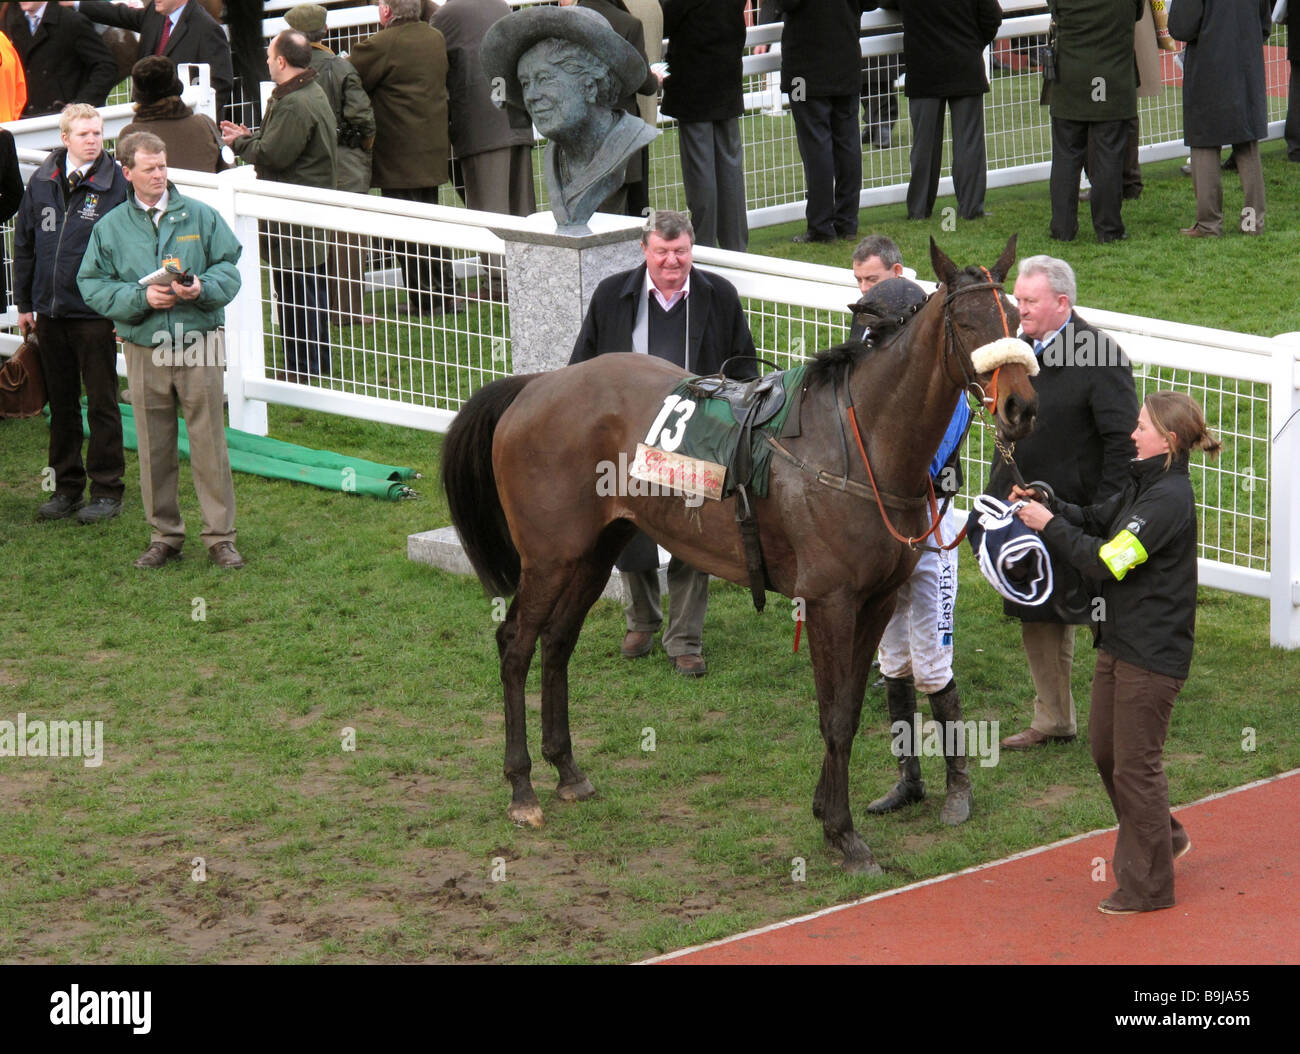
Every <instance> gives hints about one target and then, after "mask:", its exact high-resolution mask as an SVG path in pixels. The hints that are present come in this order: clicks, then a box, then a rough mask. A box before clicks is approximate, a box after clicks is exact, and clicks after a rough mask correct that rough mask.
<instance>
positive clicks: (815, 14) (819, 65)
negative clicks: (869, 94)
mask: <svg viewBox="0 0 1300 1054" xmlns="http://www.w3.org/2000/svg"><path fill="white" fill-rule="evenodd" d="M869 3H871V0H770V2H769V3H768V4H765V7H764V13H765V19H764V20H765V21H772V20H774V19H776V18H780V19H782V20H783V22H784V25H783V27H782V30H781V90H782V91H783V92H785V93H786V94H787V95H789V97H790V116H791V117H793V118H794V131H795V136H796V138H797V140H798V142H799V156H800V157H801V158H802V159H803V174H804V184H805V186H806V187H807V194H808V208H807V212H806V214H805V221H806V223H807V225H808V229H807V230H805V231H804V232H802V233H801V234H797V235H795V238H794V240H795V241H796V242H800V243H802V242H833V241H835V239H836V238H856V237H857V235H858V200H859V194H860V193H861V191H862V142H861V139H860V137H859V134H858V93H859V92H860V91H861V90H862V47H861V45H860V44H859V43H858V40H859V35H860V34H859V31H860V29H861V25H862V12H863V11H864V10H866V9H867V6H868V4H869Z"/></svg>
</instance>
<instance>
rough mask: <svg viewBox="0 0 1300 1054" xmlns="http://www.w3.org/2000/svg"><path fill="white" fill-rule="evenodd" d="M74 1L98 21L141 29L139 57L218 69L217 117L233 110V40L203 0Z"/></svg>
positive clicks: (214, 75)
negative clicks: (129, 3)
mask: <svg viewBox="0 0 1300 1054" xmlns="http://www.w3.org/2000/svg"><path fill="white" fill-rule="evenodd" d="M65 6H67V5H66V0H65ZM71 6H73V7H76V8H77V9H78V10H79V11H80V12H81V13H82V14H83V15H85V16H86V17H87V18H89V19H90V20H91V21H92V22H100V23H102V24H104V25H106V26H117V27H118V28H120V29H129V30H131V32H133V33H138V34H139V35H140V46H139V50H138V51H137V52H136V58H137V59H142V58H145V57H146V56H148V55H166V56H167V57H168V58H169V59H171V60H172V61H173V62H174V63H176V65H178V66H181V65H184V64H185V63H187V62H206V63H207V64H208V65H209V66H210V67H211V69H212V87H213V89H214V90H215V91H216V93H217V118H218V119H219V120H220V119H221V118H223V117H225V116H226V115H227V114H226V110H227V108H228V107H229V106H230V93H231V91H232V90H233V89H234V87H235V74H234V68H233V66H232V65H231V61H230V43H229V41H227V40H226V34H225V32H224V31H223V30H222V28H221V26H219V25H218V24H217V23H216V21H215V20H214V19H213V17H212V16H211V15H210V14H208V13H207V11H205V10H204V9H203V5H202V4H200V3H198V2H197V0H149V2H148V3H146V4H145V5H144V7H126V6H123V5H120V4H111V3H105V2H103V0H84V2H82V3H76V4H72V5H71Z"/></svg>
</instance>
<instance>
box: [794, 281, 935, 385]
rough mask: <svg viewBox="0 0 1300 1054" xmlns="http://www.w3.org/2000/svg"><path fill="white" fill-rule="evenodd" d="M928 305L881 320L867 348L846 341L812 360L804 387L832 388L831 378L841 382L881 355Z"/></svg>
mask: <svg viewBox="0 0 1300 1054" xmlns="http://www.w3.org/2000/svg"><path fill="white" fill-rule="evenodd" d="M926 303H928V298H927V299H926V300H923V301H921V302H920V303H918V304H916V305H915V307H914V308H913V309H911V310H910V311H909V313H908V314H907V315H905V316H904V317H903V318H901V319H890V320H888V321H887V322H886V321H885V320H883V319H882V320H881V324H880V325H879V326H877V327H876V328H875V329H873V330H872V331H871V336H872V341H871V343H870V344H864V343H863V342H862V341H859V340H846V341H845V342H844V343H843V344H836V345H835V346H834V347H833V348H827V349H826V350H825V351H819V352H818V353H817V354H816V355H814V356H813V359H812V362H811V363H810V364H809V366H808V372H807V373H806V374H805V375H804V383H805V386H806V387H809V388H812V387H815V386H817V385H823V384H829V383H830V382H831V380H832V378H833V379H835V380H837V381H838V380H840V379H841V378H842V377H843V376H844V375H845V374H847V373H848V372H849V371H850V370H852V369H853V367H854V366H855V365H857V363H858V362H860V361H861V360H862V359H864V358H866V357H867V356H868V355H870V354H871V353H872V352H876V351H880V350H882V349H883V348H886V347H888V346H890V345H891V344H893V342H894V339H895V338H896V337H898V335H899V334H901V333H902V332H903V331H904V330H905V329H907V327H908V326H909V325H910V324H911V322H912V319H914V318H916V316H917V315H918V314H920V312H921V308H923V307H924V306H925V305H926Z"/></svg>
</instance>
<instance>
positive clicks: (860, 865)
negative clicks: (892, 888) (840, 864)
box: [844, 857, 885, 875]
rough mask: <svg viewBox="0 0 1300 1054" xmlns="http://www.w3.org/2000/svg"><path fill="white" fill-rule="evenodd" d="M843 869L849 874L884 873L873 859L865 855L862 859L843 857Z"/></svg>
mask: <svg viewBox="0 0 1300 1054" xmlns="http://www.w3.org/2000/svg"><path fill="white" fill-rule="evenodd" d="M844 870H845V871H846V872H847V873H848V874H850V875H883V874H884V873H885V871H884V868H882V867H881V866H880V865H879V864H878V863H876V861H875V860H874V859H872V858H871V857H867V858H866V859H865V860H862V859H850V858H849V857H845V858H844Z"/></svg>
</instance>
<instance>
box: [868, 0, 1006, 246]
mask: <svg viewBox="0 0 1300 1054" xmlns="http://www.w3.org/2000/svg"><path fill="white" fill-rule="evenodd" d="M878 2H879V6H881V7H901V9H902V15H903V61H904V63H905V64H906V66H907V88H906V91H907V108H908V113H909V115H910V117H911V119H912V154H911V168H912V178H911V180H910V182H909V183H908V185H907V218H908V219H910V220H924V219H928V218H929V217H930V213H931V212H932V211H933V210H934V199H935V195H936V194H937V193H938V189H939V173H940V170H941V169H942V167H943V112H944V108H945V107H947V109H948V112H949V113H950V114H951V115H952V117H951V125H952V182H953V189H954V190H955V191H956V194H957V215H958V217H960V218H961V219H963V220H970V219H977V218H978V217H980V216H983V215H984V190H985V184H986V182H987V168H988V165H987V159H986V157H985V150H984V93H985V92H987V91H988V90H989V82H988V78H987V77H986V76H985V73H984V49H985V48H986V47H987V46H988V45H989V44H990V43H991V42H992V40H993V38H994V37H995V36H996V35H997V31H998V26H1000V25H1001V24H1002V9H1001V8H1000V7H998V2H997V0H908V3H906V4H899V3H898V0H878ZM869 6H873V7H874V6H877V0H872V2H871V3H870V5H869Z"/></svg>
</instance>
